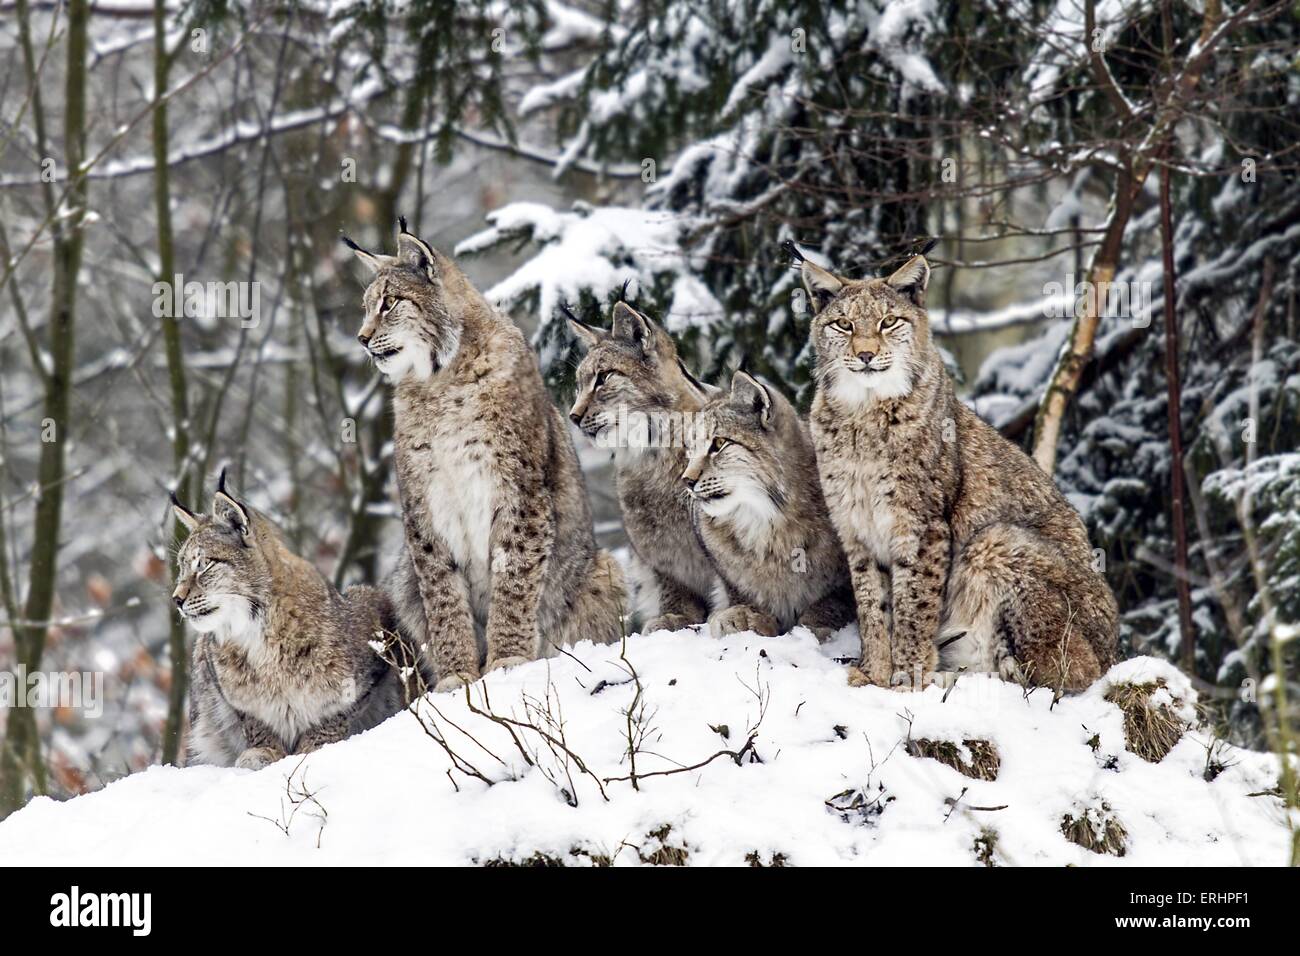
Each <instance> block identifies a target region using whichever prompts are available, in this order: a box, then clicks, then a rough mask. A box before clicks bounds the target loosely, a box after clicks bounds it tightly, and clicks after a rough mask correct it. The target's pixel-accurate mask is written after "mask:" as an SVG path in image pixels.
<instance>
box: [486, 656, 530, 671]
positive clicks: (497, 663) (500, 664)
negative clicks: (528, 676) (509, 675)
mask: <svg viewBox="0 0 1300 956" xmlns="http://www.w3.org/2000/svg"><path fill="white" fill-rule="evenodd" d="M528 662H529V661H528V658H527V657H498V658H497V659H496V660H494V661H488V666H487V669H486V670H485V671H484V673H485V674H490V673H492V672H493V671H499V670H505V669H506V668H507V667H516V666H518V665H519V664H527V663H528Z"/></svg>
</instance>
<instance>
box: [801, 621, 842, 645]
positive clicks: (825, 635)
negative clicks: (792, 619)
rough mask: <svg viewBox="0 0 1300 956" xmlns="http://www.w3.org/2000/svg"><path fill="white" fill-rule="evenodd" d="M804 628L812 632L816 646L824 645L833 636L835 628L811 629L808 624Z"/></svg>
mask: <svg viewBox="0 0 1300 956" xmlns="http://www.w3.org/2000/svg"><path fill="white" fill-rule="evenodd" d="M804 627H806V628H808V630H810V631H812V632H813V637H815V638H817V643H818V644H825V643H826V642H827V641H829V640H830V639H831V638H832V637H834V636H835V628H833V627H813V626H812V625H810V624H805V625H804Z"/></svg>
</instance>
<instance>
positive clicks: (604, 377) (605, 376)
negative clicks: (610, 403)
mask: <svg viewBox="0 0 1300 956" xmlns="http://www.w3.org/2000/svg"><path fill="white" fill-rule="evenodd" d="M617 374H618V373H617V372H615V371H614V370H613V369H608V368H607V369H605V371H603V372H600V373H599V374H597V375H596V387H597V388H600V387H602V386H603V385H604V384H605V383H606V382H608V381H609V377H610V376H611V375H617Z"/></svg>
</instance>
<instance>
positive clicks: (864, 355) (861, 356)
mask: <svg viewBox="0 0 1300 956" xmlns="http://www.w3.org/2000/svg"><path fill="white" fill-rule="evenodd" d="M875 357H876V353H875V352H859V353H858V361H859V362H861V363H862V364H863V365H870V364H871V360H872V359H873V358H875Z"/></svg>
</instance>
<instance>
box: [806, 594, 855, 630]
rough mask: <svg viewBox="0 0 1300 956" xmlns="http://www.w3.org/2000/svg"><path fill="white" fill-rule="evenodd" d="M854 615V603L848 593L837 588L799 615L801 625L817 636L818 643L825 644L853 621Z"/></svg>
mask: <svg viewBox="0 0 1300 956" xmlns="http://www.w3.org/2000/svg"><path fill="white" fill-rule="evenodd" d="M853 613H854V609H853V601H852V600H851V599H850V597H849V595H848V593H847V592H846V591H845V590H843V589H839V588H837V589H836V590H834V591H831V592H830V593H829V594H827V595H825V596H823V597H822V598H821V599H820V600H817V601H814V602H813V603H812V604H810V605H809V606H808V607H807V608H806V609H805V610H804V612H803V613H802V614H800V615H799V623H800V624H802V625H803V626H804V627H806V628H808V630H810V631H812V632H813V633H814V634H816V635H817V640H818V641H821V642H822V643H825V642H826V641H828V640H830V638H831V635H832V634H834V633H835V632H836V631H838V630H839V629H840V628H842V627H843V626H844V625H845V624H848V623H849V622H850V621H852V620H853Z"/></svg>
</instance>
